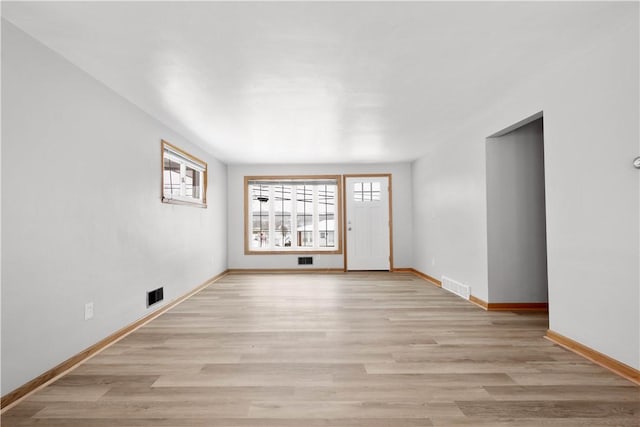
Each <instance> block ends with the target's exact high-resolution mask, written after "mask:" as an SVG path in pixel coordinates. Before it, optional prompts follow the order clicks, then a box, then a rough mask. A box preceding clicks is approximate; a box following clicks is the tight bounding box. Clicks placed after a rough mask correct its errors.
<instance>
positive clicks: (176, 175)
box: [162, 141, 207, 207]
mask: <svg viewBox="0 0 640 427" xmlns="http://www.w3.org/2000/svg"><path fill="white" fill-rule="evenodd" d="M162 201H163V202H164V203H179V204H190V205H196V206H201V207H206V206H207V163H206V162H204V161H202V160H200V159H198V158H197V157H195V156H192V155H191V154H189V153H187V152H186V151H184V150H181V149H180V148H178V147H176V146H174V145H171V144H169V143H168V142H166V141H162Z"/></svg>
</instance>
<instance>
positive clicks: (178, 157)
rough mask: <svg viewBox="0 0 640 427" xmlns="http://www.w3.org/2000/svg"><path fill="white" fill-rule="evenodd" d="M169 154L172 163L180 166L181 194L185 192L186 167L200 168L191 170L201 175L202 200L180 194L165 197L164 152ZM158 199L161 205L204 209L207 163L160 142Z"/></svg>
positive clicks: (205, 203) (173, 146) (165, 142)
mask: <svg viewBox="0 0 640 427" xmlns="http://www.w3.org/2000/svg"><path fill="white" fill-rule="evenodd" d="M167 151H168V152H169V154H172V155H173V157H174V159H173V160H174V161H176V162H178V163H179V164H180V178H181V183H180V186H181V192H183V191H184V190H185V185H184V177H185V175H186V167H187V166H190V164H193V165H195V166H197V167H199V168H201V169H202V170H201V171H200V170H197V169H195V168H193V167H192V169H195V170H197V172H199V173H201V179H202V184H201V187H202V190H201V191H202V193H201V194H202V199H194V198H193V197H187V196H185V195H182V194H180V195H179V196H177V197H176V196H172V197H166V196H165V188H164V184H165V182H164V172H165V168H164V160H165V152H167ZM160 166H161V169H160V199H161V201H162V203H167V204H173V205H188V206H196V207H201V208H206V207H207V183H208V179H207V177H208V172H209V166H208V164H207V162H205V161H204V160H201V159H199V158H197V157H196V156H194V155H192V154H190V153H188V152H186V151H185V150H183V149H181V148H179V147H176V146H175V145H173V144H171V143H169V142H167V141H165V140H164V139H163V140H161V144H160Z"/></svg>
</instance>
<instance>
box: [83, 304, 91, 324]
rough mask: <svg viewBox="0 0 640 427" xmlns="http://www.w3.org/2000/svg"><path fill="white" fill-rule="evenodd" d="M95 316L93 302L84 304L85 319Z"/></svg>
mask: <svg viewBox="0 0 640 427" xmlns="http://www.w3.org/2000/svg"><path fill="white" fill-rule="evenodd" d="M92 317H93V303H92V302H88V303H86V304H85V305H84V320H89V319H91V318H92Z"/></svg>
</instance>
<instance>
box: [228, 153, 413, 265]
mask: <svg viewBox="0 0 640 427" xmlns="http://www.w3.org/2000/svg"><path fill="white" fill-rule="evenodd" d="M227 171H228V178H227V182H228V188H227V194H228V203H227V206H228V209H229V211H228V217H229V236H230V238H229V243H228V263H229V268H239V269H244V268H249V269H253V268H257V269H275V268H279V269H289V268H300V269H304V268H343V266H344V258H343V255H342V254H339V255H330V254H327V255H323V254H320V255H318V254H314V255H313V258H314V259H313V261H314V265H312V266H308V267H307V266H298V265H297V257H298V256H299V255H245V254H244V241H243V239H244V212H243V209H244V177H245V176H252V175H254V176H255V175H326V174H329V175H342V174H357V173H390V174H391V175H392V191H393V195H392V197H393V200H392V209H393V264H394V267H395V268H401V267H411V265H412V254H411V249H412V234H411V222H412V220H411V214H412V208H411V165H410V164H409V163H389V164H377V165H376V164H361V165H360V164H350V165H342V164H339V165H335V164H333V165H315V164H314V165H311V164H310V165H306V164H305V165H229V166H228V168H227Z"/></svg>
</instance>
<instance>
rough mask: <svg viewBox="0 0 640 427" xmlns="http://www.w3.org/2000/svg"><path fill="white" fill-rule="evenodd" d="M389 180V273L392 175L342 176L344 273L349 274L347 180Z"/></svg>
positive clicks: (391, 231) (362, 174) (390, 258)
mask: <svg viewBox="0 0 640 427" xmlns="http://www.w3.org/2000/svg"><path fill="white" fill-rule="evenodd" d="M381 177H382V178H387V179H388V181H389V200H388V203H389V271H390V272H391V271H393V208H392V207H393V185H392V181H391V177H392V175H391V174H390V173H354V174H345V175H342V218H344V221H342V236H343V239H344V241H343V249H344V251H343V253H344V266H343V270H344V272H347V271H348V270H347V256H348V254H347V252H348V251H347V193H348V191H347V178H381Z"/></svg>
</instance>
